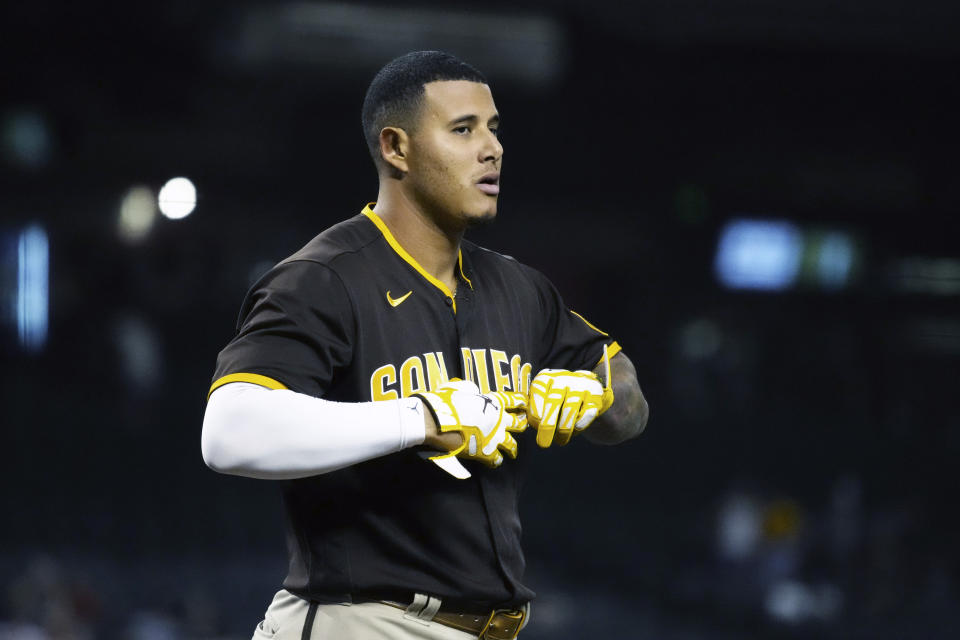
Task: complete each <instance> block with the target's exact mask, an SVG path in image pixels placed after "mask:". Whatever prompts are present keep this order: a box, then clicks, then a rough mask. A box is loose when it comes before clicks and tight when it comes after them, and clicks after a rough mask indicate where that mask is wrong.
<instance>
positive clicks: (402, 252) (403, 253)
mask: <svg viewBox="0 0 960 640" xmlns="http://www.w3.org/2000/svg"><path fill="white" fill-rule="evenodd" d="M374 204H376V203H375V202H371V203H369V204H368V205H367V206H365V207H364V208H363V215H365V216H367V217H368V218H370V220H371V221H372V222H373V224H375V225H377V229H380V233H382V234H383V237H384V239H385V240H386V241H387V244H389V245H390V247H391V248H392V249H393V250H394V251H396V252H397V255H399V256H400V257H401V258H403V259H404V260H405V261H406V262H407V264H409V265H410V266H411V267H413V268H414V269H416V270H417V272H418V273H419V274H420V275H421V276H423V277H424V279H426V281H427V282H429V283H430V284H432V285H433V286H435V287H436V288H437V289H440V291H443V292H444V293H445V294H446V296H447V297H448V298H450V299H451V300H453V311H454V313H456V311H457V300H456V298H455V297H454V295H453V292H452V291H450V289H448V288H447V285H445V284H443V283H442V282H440V281H439V280H437V279H436V278H434V277H433V276H432V275H430V273H429V272H428V271H427V270H426V269H424V268H423V267H421V266H420V263H419V262H417V261H416V259H415V258H414V257H413V256H412V255H410V254H409V253H407V250H406V249H404V248H403V247H402V246H400V243H399V242H397V239H396V238H394V237H393V233H391V231H390V229H389V228H388V227H387V223H386V222H384V221H383V219H382V218H381V217H380V216H378V215H377V214H376V213H374V211H373V209H372V208H371V206H372V205H374ZM457 259H458V261H459V263H460V269H461V271H460V273H461V275H462V274H463V256H462V255H461V254H458V255H457ZM464 279H466V276H464ZM467 282H468V283H469V284H470V288H471V289H472V288H473V284H472V283H470V281H469V280H467Z"/></svg>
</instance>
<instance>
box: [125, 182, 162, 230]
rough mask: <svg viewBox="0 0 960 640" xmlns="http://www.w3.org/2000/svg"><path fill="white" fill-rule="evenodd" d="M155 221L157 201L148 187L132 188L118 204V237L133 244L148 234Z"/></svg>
mask: <svg viewBox="0 0 960 640" xmlns="http://www.w3.org/2000/svg"><path fill="white" fill-rule="evenodd" d="M156 220H157V199H156V198H155V197H154V195H153V190H152V189H150V187H144V186H137V187H132V188H131V189H130V190H129V191H127V193H126V194H124V196H123V200H122V201H121V202H120V215H119V217H118V219H117V231H118V232H119V234H120V237H121V238H122V239H123V240H125V241H126V242H129V243H130V244H135V243H137V242H139V241H141V240H143V239H144V238H146V237H147V236H148V235H149V234H150V230H151V229H152V228H153V224H154V222H156Z"/></svg>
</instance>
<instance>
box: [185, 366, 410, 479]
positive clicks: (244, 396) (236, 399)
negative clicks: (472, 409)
mask: <svg viewBox="0 0 960 640" xmlns="http://www.w3.org/2000/svg"><path fill="white" fill-rule="evenodd" d="M423 417H424V416H423V402H422V401H421V400H420V399H419V398H401V399H399V400H385V401H379V402H332V401H330V400H323V399H322V398H314V397H312V396H308V395H305V394H302V393H296V392H293V391H288V390H272V389H267V388H266V387H261V386H259V385H256V384H251V383H248V382H232V383H230V384H225V385H223V386H222V387H219V388H218V389H216V390H215V391H214V392H213V393H212V394H211V395H210V399H209V400H208V402H207V410H206V413H205V414H204V417H203V433H202V435H201V438H200V449H201V451H202V453H203V460H204V462H206V463H207V465H208V466H209V467H210V468H211V469H213V470H214V471H219V472H221V473H229V474H232V475H238V476H247V477H250V478H264V479H273V480H285V479H290V478H304V477H307V476H315V475H319V474H322V473H327V472H329V471H334V470H336V469H341V468H343V467H347V466H350V465H352V464H356V463H358V462H363V461H364V460H370V459H371V458H377V457H379V456H384V455H387V454H390V453H394V452H396V451H400V450H402V449H405V448H407V447H413V446H416V445H418V444H422V443H423V440H424V437H425V435H426V428H425V427H424V422H423Z"/></svg>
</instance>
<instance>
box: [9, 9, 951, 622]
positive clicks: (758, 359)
mask: <svg viewBox="0 0 960 640" xmlns="http://www.w3.org/2000/svg"><path fill="white" fill-rule="evenodd" d="M0 22H2V27H0V51H2V53H3V61H4V64H3V65H2V66H0V81H2V87H3V98H2V102H0V118H2V123H0V126H2V135H3V138H2V144H0V150H2V158H0V193H2V204H0V214H2V221H0V231H2V233H3V234H4V235H3V238H4V243H5V246H6V247H7V250H6V253H5V254H4V256H5V258H4V259H5V260H6V261H5V262H4V263H3V271H2V272H0V273H2V274H3V282H2V287H3V288H2V289H0V295H2V296H3V312H4V314H5V315H4V318H3V324H0V332H2V333H0V353H2V359H3V367H2V376H3V377H2V385H0V416H2V418H0V420H2V424H3V431H2V433H3V440H4V446H3V453H4V456H3V457H4V463H3V483H2V489H0V508H2V513H3V514H4V517H3V521H4V525H3V526H2V527H0V598H2V600H0V638H8V637H9V638H46V637H50V638H136V639H138V640H139V639H143V640H146V639H150V640H153V639H160V638H214V637H219V638H246V637H249V635H250V633H251V630H252V629H253V626H254V625H255V624H256V623H257V622H258V621H259V620H260V618H261V616H262V612H263V610H264V609H265V608H266V606H267V604H268V603H269V600H270V598H271V596H272V594H273V592H274V591H275V590H276V589H277V588H279V584H280V582H281V580H282V578H283V575H284V573H285V568H286V567H285V550H284V543H283V533H282V523H281V518H280V508H279V499H278V495H277V491H276V488H275V487H273V486H271V483H269V482H265V481H254V480H247V479H240V478H232V477H226V476H220V475H217V474H214V473H213V472H211V471H209V470H208V469H207V468H206V467H205V466H204V464H203V461H202V459H201V457H200V448H199V436H200V426H201V422H202V417H203V411H204V398H205V394H206V391H207V388H208V386H209V383H210V377H211V374H212V372H213V366H214V362H215V358H216V355H217V352H218V351H219V349H220V348H221V347H222V346H223V345H224V344H225V343H226V342H227V341H228V340H229V339H230V337H231V335H232V331H233V326H234V321H235V318H236V313H237V311H238V310H239V305H240V302H241V300H242V297H243V294H244V292H245V290H246V288H247V287H248V286H249V284H250V283H251V281H252V279H253V278H254V277H255V276H256V275H258V274H259V273H260V272H262V271H263V270H264V269H265V268H267V267H268V266H269V265H270V264H272V263H274V262H276V261H278V260H280V259H282V258H283V257H285V256H287V255H288V254H290V253H292V252H293V251H295V250H296V249H298V248H299V247H300V246H302V245H303V244H304V243H305V242H306V241H307V240H309V239H310V238H311V237H312V236H313V235H315V234H316V233H318V232H319V231H321V230H322V229H324V228H325V227H326V226H328V225H330V224H332V223H334V222H337V221H339V220H341V219H343V218H346V217H349V216H351V215H354V214H355V213H357V212H359V210H360V209H361V208H362V206H363V205H364V204H365V203H366V202H368V201H370V200H372V199H374V198H375V197H376V189H377V182H376V175H375V172H374V169H373V166H372V164H371V162H370V159H369V157H368V156H367V153H366V148H365V146H364V144H363V141H362V136H361V131H360V124H359V111H360V104H361V101H362V98H363V92H364V90H365V88H366V84H367V83H368V82H369V80H370V78H371V77H372V76H373V74H374V73H375V72H376V70H377V69H378V68H379V67H380V66H381V65H382V64H384V63H385V62H386V61H388V60H389V59H391V58H392V57H394V56H395V55H398V54H400V53H404V52H406V51H409V50H413V49H422V48H442V49H445V50H448V51H451V52H453V53H455V54H458V55H460V56H461V57H463V58H464V59H465V60H467V61H468V62H472V63H474V64H475V65H476V66H478V67H480V68H481V69H482V70H483V71H485V72H486V73H487V75H488V77H489V78H490V82H491V85H492V88H493V91H494V97H495V100H496V102H497V106H498V108H499V110H500V113H501V116H502V118H503V129H502V141H503V144H504V147H505V150H506V157H505V165H504V174H503V193H502V195H501V197H500V215H499V218H498V220H497V223H496V224H495V225H494V226H492V227H490V228H488V229H482V230H478V231H477V232H476V233H474V234H472V236H471V237H472V239H473V240H475V241H477V242H479V243H481V244H484V245H485V246H488V247H490V248H493V249H496V250H498V251H501V252H503V253H508V254H510V255H514V256H516V257H518V258H520V259H521V260H522V261H524V262H527V263H528V264H531V265H533V266H535V267H537V268H539V269H541V270H543V271H545V272H546V273H547V274H548V275H549V276H550V277H551V278H552V279H553V281H554V282H555V283H556V284H557V286H558V287H559V288H560V290H561V291H562V292H563V293H564V295H565V297H566V301H567V303H568V304H569V305H570V306H571V307H572V308H574V309H577V310H578V311H580V312H581V313H584V314H585V315H586V316H587V317H588V318H589V319H590V320H591V321H592V322H593V323H595V324H597V325H599V326H600V327H602V328H604V329H605V330H607V331H609V332H610V333H611V334H612V335H614V336H615V337H616V338H617V339H618V340H619V341H620V343H621V344H622V345H623V347H624V349H625V352H626V353H627V354H628V355H629V356H630V357H631V359H632V360H633V362H634V363H635V364H636V366H637V370H638V373H639V379H640V383H641V386H642V387H643V389H644V391H645V393H646V395H647V397H648V399H649V401H650V404H651V420H650V424H649V427H648V429H647V431H646V433H645V434H644V435H643V436H642V437H641V438H640V439H639V440H637V441H634V442H631V443H629V444H626V445H622V446H619V447H614V448H603V447H593V446H591V445H589V444H587V443H585V442H579V441H575V442H574V443H573V444H572V445H571V446H570V447H567V448H565V449H561V450H548V451H538V450H536V448H535V447H532V446H530V445H531V444H532V439H531V440H530V441H528V442H526V447H525V448H524V442H521V448H522V450H523V451H526V452H528V453H527V455H531V456H533V457H535V460H536V465H535V470H534V471H535V472H534V474H533V475H532V476H531V477H530V478H529V481H528V484H527V488H526V495H525V498H524V511H523V513H522V515H523V518H524V524H525V530H524V539H525V547H526V551H527V556H528V561H529V582H530V583H531V584H532V586H533V588H534V589H536V590H537V591H538V592H539V593H540V597H539V598H538V600H537V601H536V602H535V603H534V609H533V625H532V626H531V627H530V628H529V629H528V631H526V632H524V634H523V638H525V639H526V640H536V639H538V638H551V639H559V638H667V639H673V638H677V639H691V640H692V639H697V638H754V637H756V638H760V637H770V638H806V637H816V638H822V637H827V638H834V637H835V638H850V637H857V638H941V637H942V638H947V637H956V635H955V634H957V633H960V614H958V607H960V573H958V570H960V566H958V546H957V544H956V542H955V541H956V538H957V534H958V533H960V527H958V526H957V519H956V517H955V516H954V510H955V505H956V497H957V496H956V491H955V487H956V485H957V481H956V479H955V477H954V476H955V473H954V464H953V463H954V461H955V460H956V458H957V456H958V454H960V410H958V402H957V398H958V393H957V392H958V380H960V375H958V372H960V314H958V312H960V304H958V302H960V297H958V296H960V235H958V230H960V224H958V223H957V222H956V216H957V213H958V210H960V186H958V184H960V183H958V180H957V175H956V173H957V162H956V146H957V142H958V139H960V136H958V135H957V134H958V124H957V113H958V112H960V92H958V88H957V77H958V74H957V68H958V63H960V20H958V9H957V5H956V3H953V2H936V1H932V0H930V1H914V2H907V1H902V0H878V1H875V2H871V3H864V2H853V1H847V0H841V1H834V2H826V1H821V0H816V1H813V0H777V1H776V2H756V1H752V0H737V1H731V2H722V3H719V2H710V1H709V0H684V1H682V2H681V1H677V0H674V1H672V2H666V1H656V0H647V1H642V2H635V3H631V4H629V5H628V6H620V5H619V4H618V3H614V2H611V1H608V0H596V1H593V2H584V1H573V0H571V1H569V2H565V3H548V2H526V3H524V4H523V5H522V7H521V8H520V9H517V8H516V6H515V5H514V4H509V3H502V2H489V3H484V4H483V6H482V7H478V6H477V5H476V4H475V3H470V4H467V3H451V4H448V5H446V8H445V9H443V10H440V9H436V8H430V5H427V4H419V5H418V4H414V3H407V2H394V3H390V4H389V5H388V4H381V5H378V4H367V5H348V4H343V5H332V4H319V3H301V4H280V3H259V4H256V3H236V2H231V3H227V2H220V1H217V2H204V3H190V2H184V1H181V0H176V1H172V2H166V3H154V4H150V5H146V4H142V5H137V4H135V3H127V4H124V5H120V6H118V5H116V4H114V3H106V2H86V3H75V4H74V5H71V6H69V7H65V6H62V5H60V4H58V3H53V2H45V1H42V0H41V1H32V2H29V3H17V4H16V5H14V6H6V7H5V8H4V9H3V10H2V11H0ZM175 176H187V177H189V178H190V179H191V180H192V181H193V182H194V184H195V185H196V186H197V191H198V196H197V198H198V203H197V207H196V210H195V211H194V212H193V213H192V214H191V215H190V216H189V217H187V218H185V219H183V220H177V221H174V220H168V219H166V218H162V217H161V218H158V219H157V220H156V223H155V224H154V226H153V227H152V229H151V230H150V233H149V234H148V235H147V236H146V237H144V238H141V239H139V240H124V239H123V238H122V237H121V235H120V234H119V232H118V215H119V211H120V207H121V203H122V201H123V199H124V195H125V194H126V193H128V190H129V189H131V188H132V187H135V186H138V185H139V186H142V187H146V188H148V189H149V190H150V192H151V193H153V194H154V196H155V194H156V193H157V191H158V190H159V189H160V187H161V186H162V185H163V184H164V183H165V182H166V181H167V180H168V179H170V178H172V177H175ZM735 218H760V219H770V220H786V221H792V222H793V223H794V224H795V225H797V227H798V228H799V229H801V230H802V231H803V232H804V233H807V234H817V233H824V232H830V231H833V232H837V233H842V234H847V235H846V236H845V237H849V238H852V239H854V241H855V246H856V249H857V256H858V259H857V261H856V268H855V269H854V270H852V271H851V273H850V277H849V278H847V280H846V281H845V283H844V284H843V285H842V286H840V287H838V288H826V287H824V286H818V285H817V284H816V282H809V281H808V282H800V283H797V284H796V285H794V286H791V287H789V288H788V289H786V290H784V291H777V292H765V291H744V290H731V289H728V288H726V287H724V286H723V285H722V284H721V282H720V281H719V280H718V278H717V276H716V275H715V273H714V269H713V261H714V258H715V252H716V249H717V243H718V238H719V237H720V234H721V232H722V230H723V228H724V225H725V224H726V223H727V222H729V221H730V220H732V219H735ZM30 225H38V227H37V228H42V229H43V230H44V231H45V233H46V234H47V237H48V239H49V247H50V285H49V292H50V297H49V329H48V332H47V335H46V340H45V342H44V343H43V345H42V347H39V348H27V346H25V345H24V344H23V343H22V341H20V340H19V339H18V329H17V321H16V312H15V307H16V303H15V298H16V295H17V290H18V289H17V287H18V286H19V285H18V284H17V282H18V281H17V278H16V276H15V275H14V274H15V273H16V270H17V265H18V263H17V257H16V256H17V254H16V252H15V251H13V250H10V249H9V247H11V246H14V245H15V243H16V238H18V237H19V236H18V235H17V234H19V233H20V232H21V231H23V230H24V229H26V228H28V227H29V226H30ZM11 243H12V244H11ZM30 634H33V635H30Z"/></svg>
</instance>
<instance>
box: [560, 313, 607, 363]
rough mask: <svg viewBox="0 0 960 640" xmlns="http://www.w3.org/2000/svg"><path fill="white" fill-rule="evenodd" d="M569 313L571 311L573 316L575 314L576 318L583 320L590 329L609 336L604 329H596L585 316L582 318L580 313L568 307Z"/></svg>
mask: <svg viewBox="0 0 960 640" xmlns="http://www.w3.org/2000/svg"><path fill="white" fill-rule="evenodd" d="M570 313H572V314H573V315H575V316H577V317H578V318H580V319H581V320H583V323H584V324H585V325H587V326H588V327H590V328H591V329H593V330H594V331H596V332H597V333H599V334H600V335H603V336H606V337H607V338H609V337H610V334H609V333H607V332H606V331H602V330H600V329H597V328H596V327H595V326H594V325H593V324H591V323H590V321H589V320H587V319H586V318H584V317H583V316H582V315H580V314H579V313H577V312H576V311H574V310H573V309H570ZM610 355H611V356H612V355H613V354H612V353H611V354H610Z"/></svg>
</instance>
